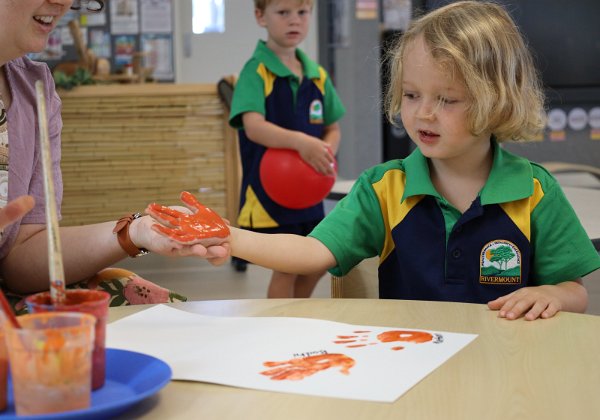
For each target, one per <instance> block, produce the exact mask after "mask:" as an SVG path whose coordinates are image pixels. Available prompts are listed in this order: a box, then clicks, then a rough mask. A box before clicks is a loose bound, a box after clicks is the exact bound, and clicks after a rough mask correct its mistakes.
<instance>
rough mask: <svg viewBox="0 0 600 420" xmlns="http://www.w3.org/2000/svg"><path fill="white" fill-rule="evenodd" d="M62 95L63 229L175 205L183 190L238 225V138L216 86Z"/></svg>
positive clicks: (101, 89)
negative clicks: (151, 206)
mask: <svg viewBox="0 0 600 420" xmlns="http://www.w3.org/2000/svg"><path fill="white" fill-rule="evenodd" d="M60 96H61V98H62V101H63V111H62V117H63V124H64V126H63V132H62V162H61V168H62V173H63V184H64V196H63V202H62V216H63V219H62V222H61V225H64V226H69V225H80V224H88V223H97V222H103V221H109V220H116V219H118V218H119V217H121V216H123V215H125V214H128V213H132V212H136V211H140V212H143V210H144V208H145V207H146V205H147V204H148V203H151V202H158V203H160V204H165V205H179V204H180V200H179V194H180V192H181V191H184V190H186V191H189V192H191V193H193V194H194V195H195V196H196V197H198V199H199V200H200V202H201V203H203V204H205V205H206V206H208V207H211V208H212V209H214V210H215V211H216V212H218V213H219V214H221V215H223V216H225V217H227V218H229V219H230V220H235V215H236V211H237V208H236V202H237V195H238V193H239V191H238V173H237V171H238V166H237V160H236V153H237V152H236V137H235V136H236V134H235V132H234V131H233V130H232V129H231V128H229V127H228V125H227V117H228V112H227V110H226V109H225V108H224V106H223V105H222V103H221V102H220V100H219V97H218V96H217V90H216V86H214V85H164V84H140V85H107V86H83V87H79V88H75V89H74V90H73V91H70V92H60Z"/></svg>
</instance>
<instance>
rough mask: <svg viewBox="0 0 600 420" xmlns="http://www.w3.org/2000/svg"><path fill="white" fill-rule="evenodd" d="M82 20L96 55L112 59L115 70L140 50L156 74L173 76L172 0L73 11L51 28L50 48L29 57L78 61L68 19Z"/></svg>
mask: <svg viewBox="0 0 600 420" xmlns="http://www.w3.org/2000/svg"><path fill="white" fill-rule="evenodd" d="M74 19H75V20H77V21H78V22H79V25H80V28H81V32H82V36H83V39H84V42H86V43H87V48H90V49H91V50H92V51H93V52H94V53H95V54H96V56H97V57H102V58H106V59H108V60H109V61H110V64H111V72H112V73H120V72H122V71H123V69H124V67H125V66H126V65H128V64H132V62H133V56H134V54H135V53H142V54H143V55H142V63H143V66H144V67H152V68H153V69H154V71H153V77H154V79H156V80H158V81H161V82H173V81H174V80H175V66H174V53H173V23H174V17H173V0H111V1H105V2H104V9H103V10H102V11H100V12H86V11H85V9H84V8H82V9H81V10H79V11H73V10H71V11H69V12H68V13H67V14H66V15H65V16H64V17H63V18H62V19H61V20H60V22H59V23H58V25H57V27H56V29H55V30H54V31H53V32H52V33H51V34H50V37H49V39H48V44H47V46H46V49H45V50H44V51H42V52H41V53H36V54H32V55H31V56H30V57H31V58H32V59H34V60H37V61H45V62H47V63H48V65H49V67H50V68H51V69H52V68H54V67H55V66H56V65H57V64H58V63H60V62H63V61H77V51H76V48H75V43H74V41H73V38H72V36H71V33H70V30H69V26H68V23H69V22H70V21H71V20H74Z"/></svg>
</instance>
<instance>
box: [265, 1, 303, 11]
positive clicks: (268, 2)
mask: <svg viewBox="0 0 600 420" xmlns="http://www.w3.org/2000/svg"><path fill="white" fill-rule="evenodd" d="M274 1H276V0H254V8H255V9H258V10H260V11H261V12H264V11H265V9H266V8H267V6H268V5H269V4H271V3H273V2H274ZM296 3H297V4H307V5H308V6H309V7H312V6H313V0H297V1H296Z"/></svg>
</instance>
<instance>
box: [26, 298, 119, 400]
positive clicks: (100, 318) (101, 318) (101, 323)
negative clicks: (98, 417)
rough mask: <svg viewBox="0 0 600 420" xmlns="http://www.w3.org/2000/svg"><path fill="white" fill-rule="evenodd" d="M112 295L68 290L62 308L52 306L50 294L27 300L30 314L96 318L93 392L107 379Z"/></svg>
mask: <svg viewBox="0 0 600 420" xmlns="http://www.w3.org/2000/svg"><path fill="white" fill-rule="evenodd" d="M109 300H110V294H108V293H107V292H105V291H103V290H87V289H73V290H66V296H65V300H64V302H63V303H62V304H61V305H60V306H55V305H53V304H52V299H51V298H50V292H43V293H37V294H35V295H31V296H28V297H27V299H25V303H26V304H27V309H28V311H29V313H40V312H53V311H57V312H83V313H87V314H90V315H93V316H94V317H95V318H96V320H97V321H96V329H95V334H96V339H95V342H94V354H93V362H92V390H96V389H99V388H101V387H102V386H103V385H104V381H105V377H106V349H105V347H106V344H105V342H106V320H107V317H108V301H109Z"/></svg>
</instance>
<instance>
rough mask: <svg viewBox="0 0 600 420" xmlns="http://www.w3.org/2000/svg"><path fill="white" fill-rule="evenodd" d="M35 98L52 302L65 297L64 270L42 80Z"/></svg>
mask: <svg viewBox="0 0 600 420" xmlns="http://www.w3.org/2000/svg"><path fill="white" fill-rule="evenodd" d="M35 91H36V99H37V111H38V126H39V131H40V150H41V152H42V167H43V172H44V195H45V198H46V229H47V232H48V264H49V270H50V295H51V298H52V302H53V304H57V303H61V302H63V301H64V299H65V271H64V268H63V260H62V252H61V246H60V234H59V231H58V215H57V210H56V198H55V195H54V177H53V176H52V158H51V156H50V140H49V138H48V137H49V136H48V117H47V115H46V98H45V94H44V82H42V81H41V80H38V81H37V82H35Z"/></svg>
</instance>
